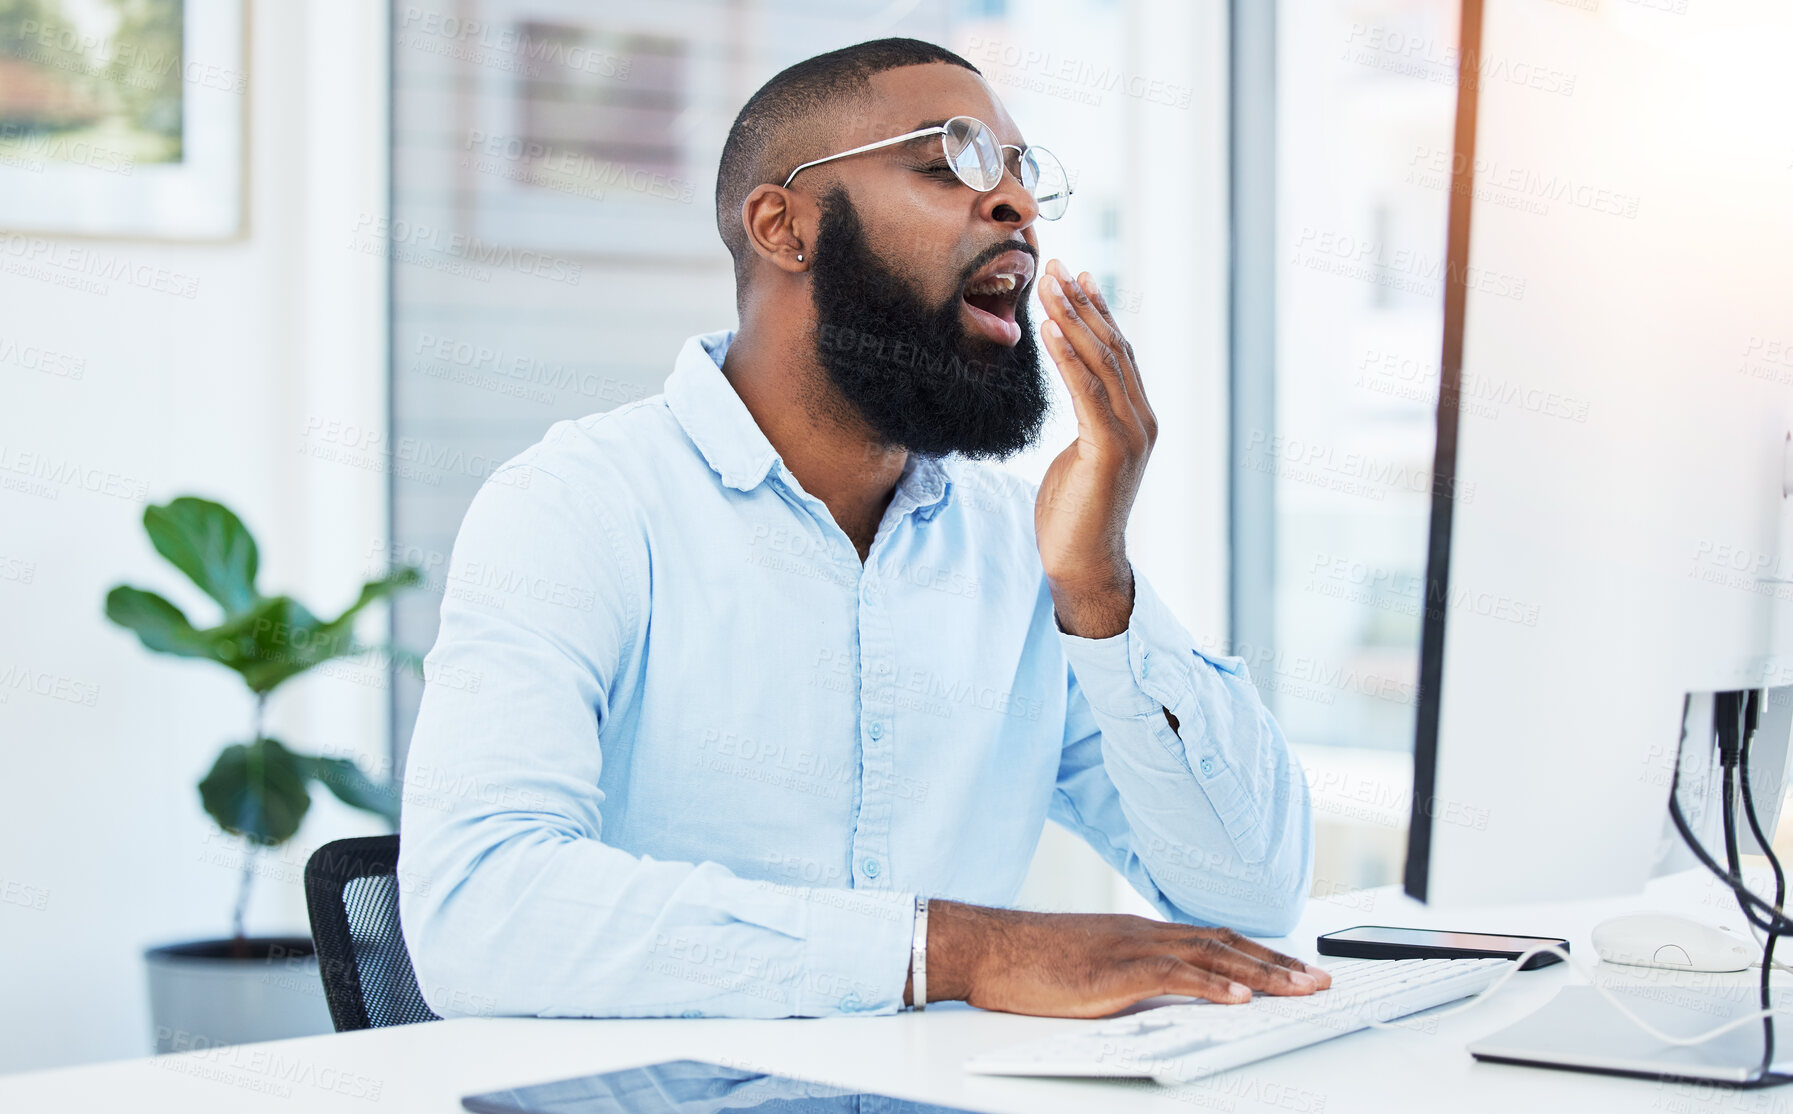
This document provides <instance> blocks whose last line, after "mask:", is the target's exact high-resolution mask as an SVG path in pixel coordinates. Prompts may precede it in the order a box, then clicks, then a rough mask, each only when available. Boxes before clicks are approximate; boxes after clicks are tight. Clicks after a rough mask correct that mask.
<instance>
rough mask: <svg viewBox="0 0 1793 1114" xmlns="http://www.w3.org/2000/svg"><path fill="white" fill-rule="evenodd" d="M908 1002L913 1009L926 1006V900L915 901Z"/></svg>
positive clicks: (921, 898) (920, 898) (910, 949)
mask: <svg viewBox="0 0 1793 1114" xmlns="http://www.w3.org/2000/svg"><path fill="white" fill-rule="evenodd" d="M909 980H910V981H909V1000H910V1002H911V1004H912V1008H914V1009H918V1010H921V1009H926V1008H927V1006H928V899H927V898H925V897H917V898H916V899H915V936H914V938H913V939H912V940H911V941H910V944H909Z"/></svg>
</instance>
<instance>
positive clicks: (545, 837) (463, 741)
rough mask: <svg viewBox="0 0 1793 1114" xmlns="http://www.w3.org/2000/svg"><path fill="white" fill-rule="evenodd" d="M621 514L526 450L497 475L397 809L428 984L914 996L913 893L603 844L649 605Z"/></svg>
mask: <svg viewBox="0 0 1793 1114" xmlns="http://www.w3.org/2000/svg"><path fill="white" fill-rule="evenodd" d="M617 520H618V515H617V514H616V513H615V512H614V511H613V510H612V509H610V508H607V507H605V506H602V505H600V504H599V503H597V502H595V501H594V500H592V499H590V498H588V497H587V495H586V494H584V493H583V492H582V491H580V490H577V489H575V488H574V487H573V486H572V485H570V484H569V483H567V482H565V481H563V480H562V479H560V478H559V477H557V476H556V475H554V474H552V473H550V472H548V471H546V470H544V469H543V468H541V467H539V466H536V467H531V466H530V465H529V463H528V459H527V454H526V456H525V457H524V458H519V461H516V462H512V464H510V465H507V466H506V467H505V468H504V469H501V470H500V471H499V472H497V473H494V475H493V476H492V477H490V479H488V481H487V482H486V484H485V485H484V486H483V487H482V488H481V490H480V492H479V494H478V495H477V496H476V497H475V499H474V501H473V504H472V506H471V508H470V509H469V511H468V513H467V516H466V520H465V522H464V524H463V526H462V528H461V532H460V535H459V537H458V539H457V541H456V543H455V547H454V553H453V557H452V559H451V562H450V573H449V579H448V583H449V590H448V592H447V594H446V597H445V599H444V601H443V605H442V626H441V634H440V636H439V638H438V640H437V642H436V644H435V646H434V648H433V649H432V650H431V651H430V654H429V656H428V658H427V659H426V662H425V673H426V677H428V678H429V680H428V681H427V682H426V685H425V691H424V696H423V703H422V707H421V710H420V712H419V716H418V720H417V727H416V730H415V733H414V735H413V738H412V741H411V749H410V752H409V755H408V761H407V771H406V789H405V801H404V807H403V813H402V823H401V835H402V838H401V863H400V875H399V880H400V910H401V919H402V922H403V931H404V935H405V939H406V942H407V945H408V947H409V949H410V954H411V959H412V963H413V966H414V967H415V969H416V972H417V975H418V981H419V984H420V987H421V989H422V991H423V995H424V999H425V1001H426V1002H428V1003H429V1005H430V1007H431V1008H432V1009H434V1010H435V1011H436V1012H437V1013H438V1014H440V1015H441V1016H444V1017H454V1016H466V1015H520V1016H539V1017H615V1016H631V1017H652V1016H730V1017H790V1016H822V1015H829V1014H843V1013H890V1012H894V1011H896V1010H898V1009H900V1008H901V1007H902V995H903V987H904V983H905V981H906V979H907V975H908V965H909V949H910V937H911V935H912V932H913V925H914V918H913V908H914V898H913V895H912V894H908V893H903V892H895V891H865V890H847V889H828V888H810V887H802V886H791V885H783V884H779V883H775V882H769V881H764V880H756V879H748V878H743V877H739V876H737V875H736V874H734V873H732V872H731V871H729V870H728V869H727V868H725V867H723V866H721V865H719V864H716V863H701V862H697V863H693V862H663V861H657V860H655V859H653V858H651V857H648V856H639V857H638V856H635V855H631V854H629V853H626V852H624V851H623V850H621V849H619V848H616V847H613V846H610V845H607V844H606V843H605V842H604V840H603V824H604V817H603V804H604V794H603V793H602V791H600V789H599V774H600V772H601V770H602V768H603V761H604V747H603V738H604V733H605V724H606V720H607V718H608V716H609V697H610V693H611V692H612V691H613V690H614V689H615V686H617V685H618V684H619V683H620V681H621V680H622V679H623V677H624V675H625V674H626V673H627V671H628V670H629V669H630V668H631V666H630V662H631V660H632V658H633V656H634V655H636V654H637V653H639V652H640V650H641V641H642V638H643V631H644V628H645V621H644V616H645V614H646V611H647V602H648V598H647V596H646V594H645V585H646V581H647V568H646V556H645V554H644V553H643V552H642V551H641V547H640V546H639V544H635V545H631V544H629V543H628V542H626V541H625V534H624V532H623V531H622V530H620V529H619V527H618V521H617ZM479 569H488V570H489V569H500V570H506V569H509V570H515V569H527V570H528V571H529V573H530V575H531V576H535V577H540V578H543V580H544V581H546V582H551V583H554V584H558V585H563V586H567V589H568V592H570V593H572V595H573V598H576V599H577V600H578V601H579V603H580V606H576V607H570V606H566V604H565V598H561V599H554V598H549V597H545V596H544V597H543V598H536V597H534V596H533V595H531V594H527V593H523V594H517V595H513V596H510V597H507V598H506V599H504V600H502V601H501V602H499V603H497V604H496V605H494V604H493V603H492V602H490V601H489V600H485V599H482V597H481V594H480V593H479V592H476V591H463V590H457V589H456V585H457V583H460V584H466V583H472V582H473V581H475V580H477V575H470V573H471V572H472V570H479ZM561 595H562V596H563V597H564V596H566V595H567V593H561ZM587 604H589V605H590V606H585V605H587Z"/></svg>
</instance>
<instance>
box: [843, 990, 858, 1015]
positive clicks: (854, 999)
mask: <svg viewBox="0 0 1793 1114" xmlns="http://www.w3.org/2000/svg"><path fill="white" fill-rule="evenodd" d="M840 1008H841V1009H842V1010H844V1011H846V1012H848V1013H851V1012H852V1011H854V1010H857V1009H858V1008H859V995H857V994H855V993H853V992H852V991H851V990H849V991H847V993H846V996H845V997H843V998H842V999H841V1000H840Z"/></svg>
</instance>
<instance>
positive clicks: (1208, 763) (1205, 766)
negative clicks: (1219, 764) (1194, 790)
mask: <svg viewBox="0 0 1793 1114" xmlns="http://www.w3.org/2000/svg"><path fill="white" fill-rule="evenodd" d="M1202 773H1204V774H1207V775H1208V776H1209V777H1213V776H1214V760H1213V759H1212V758H1204V759H1202Z"/></svg>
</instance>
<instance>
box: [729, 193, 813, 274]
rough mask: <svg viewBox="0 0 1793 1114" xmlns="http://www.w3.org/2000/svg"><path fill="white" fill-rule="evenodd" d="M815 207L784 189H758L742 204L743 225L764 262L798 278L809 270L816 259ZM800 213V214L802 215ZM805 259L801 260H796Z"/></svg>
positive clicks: (749, 239) (750, 241) (748, 239)
mask: <svg viewBox="0 0 1793 1114" xmlns="http://www.w3.org/2000/svg"><path fill="white" fill-rule="evenodd" d="M814 208H815V207H814V206H813V205H812V204H810V203H809V202H808V201H806V200H804V199H803V198H802V197H801V196H800V195H798V194H795V193H792V192H791V191H790V190H787V189H784V188H783V187H781V186H774V185H771V184H769V183H768V184H764V185H759V186H755V187H754V189H753V192H752V193H750V194H748V195H747V200H745V201H743V202H742V203H741V223H742V225H743V226H744V227H745V228H746V229H747V242H748V243H749V244H751V245H753V250H754V251H755V252H757V253H758V254H759V257H760V258H761V259H764V260H766V261H767V262H768V263H771V264H772V265H773V266H774V267H777V268H779V269H781V270H784V271H788V272H791V273H792V274H798V273H801V272H803V271H807V270H809V261H810V260H811V259H813V258H814V256H813V255H812V254H811V252H813V251H814V249H815V236H814V230H815V227H816V220H815V214H814V212H813V210H814ZM800 210H801V211H800ZM799 255H801V256H802V257H803V258H802V259H801V260H799V259H798V258H797V257H798V256H799Z"/></svg>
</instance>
